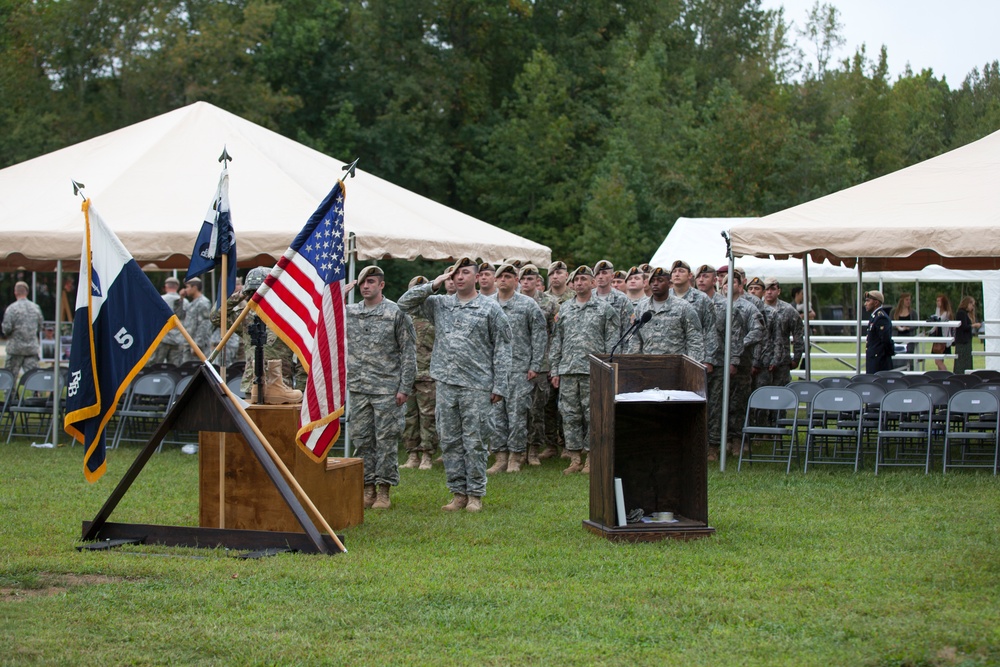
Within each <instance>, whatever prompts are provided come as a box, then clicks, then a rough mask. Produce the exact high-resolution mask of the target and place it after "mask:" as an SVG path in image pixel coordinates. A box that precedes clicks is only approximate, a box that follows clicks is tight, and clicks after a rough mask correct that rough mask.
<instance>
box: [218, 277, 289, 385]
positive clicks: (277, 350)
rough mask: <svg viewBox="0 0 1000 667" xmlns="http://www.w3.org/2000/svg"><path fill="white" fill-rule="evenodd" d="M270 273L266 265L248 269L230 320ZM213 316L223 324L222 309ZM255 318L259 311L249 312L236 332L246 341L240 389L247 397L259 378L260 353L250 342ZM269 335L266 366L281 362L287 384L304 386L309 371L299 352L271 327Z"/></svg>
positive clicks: (231, 301) (231, 306)
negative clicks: (300, 360)
mask: <svg viewBox="0 0 1000 667" xmlns="http://www.w3.org/2000/svg"><path fill="white" fill-rule="evenodd" d="M270 272H271V270H270V269H268V268H267V267H264V266H258V267H257V268H254V269H250V271H249V272H247V277H246V280H245V281H244V284H243V290H242V291H241V292H237V293H235V294H233V295H232V296H230V297H229V300H228V305H229V315H228V318H229V320H228V321H229V322H235V321H236V318H238V317H239V316H240V313H242V312H243V309H244V308H245V307H246V304H247V302H248V301H249V300H250V297H252V296H253V293H254V292H256V291H257V288H258V287H260V286H261V284H262V283H263V282H264V279H265V278H267V275H268V274H269V273H270ZM209 319H210V322H211V324H212V327H213V328H214V327H217V326H219V323H220V322H221V321H222V317H221V314H220V313H219V311H218V310H213V311H212V314H211V316H210V318H209ZM255 319H257V315H256V313H254V312H250V313H247V316H246V318H244V320H243V321H242V322H241V323H240V325H239V326H238V327H237V328H236V331H235V333H236V334H238V335H239V336H240V338H241V339H242V341H243V346H242V347H243V360H244V362H245V366H244V368H243V377H242V378H241V379H240V390H241V391H242V392H243V395H244V396H250V394H251V392H252V390H253V381H254V378H255V377H256V373H255V368H254V365H255V359H256V356H255V355H256V353H255V348H254V346H253V344H252V343H251V342H250V332H249V329H248V327H249V325H250V324H251V323H252V322H253V321H254V320H255ZM266 336H267V338H266V339H265V343H264V365H265V367H266V366H267V362H269V361H272V360H278V361H280V362H281V378H282V381H283V382H284V383H285V385H287V386H288V387H292V386H295V385H296V384H297V385H298V386H299V387H304V386H305V380H306V373H305V371H304V370H303V369H302V367H301V366H300V365H299V364H298V363H297V361H298V360H297V359H296V358H295V353H294V352H292V350H291V348H289V347H288V346H287V345H285V342H284V341H283V340H281V339H280V338H278V336H277V335H276V334H275V333H274V332H273V331H271V328H270V327H268V329H267V334H266ZM261 373H262V374H263V373H264V370H263V369H261ZM264 397H265V399H266V398H267V393H266V390H265V394H264Z"/></svg>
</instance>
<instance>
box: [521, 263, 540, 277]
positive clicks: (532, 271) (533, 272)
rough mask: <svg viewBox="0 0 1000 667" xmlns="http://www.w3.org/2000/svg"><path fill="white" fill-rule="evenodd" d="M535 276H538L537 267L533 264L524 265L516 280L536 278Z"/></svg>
mask: <svg viewBox="0 0 1000 667" xmlns="http://www.w3.org/2000/svg"><path fill="white" fill-rule="evenodd" d="M537 275H538V267H537V266H535V265H534V264H525V265H524V266H523V267H521V273H520V274H519V275H518V278H524V277H525V276H537Z"/></svg>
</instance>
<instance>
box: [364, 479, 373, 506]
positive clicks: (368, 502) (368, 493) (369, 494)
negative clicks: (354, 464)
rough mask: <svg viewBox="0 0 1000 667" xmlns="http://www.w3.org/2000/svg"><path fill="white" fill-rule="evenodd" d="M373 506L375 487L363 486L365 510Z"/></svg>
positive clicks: (370, 485) (371, 485)
mask: <svg viewBox="0 0 1000 667" xmlns="http://www.w3.org/2000/svg"><path fill="white" fill-rule="evenodd" d="M374 504H375V485H374V484H365V509H369V508H371V506H372V505H374Z"/></svg>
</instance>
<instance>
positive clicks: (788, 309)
mask: <svg viewBox="0 0 1000 667" xmlns="http://www.w3.org/2000/svg"><path fill="white" fill-rule="evenodd" d="M779 296H781V285H779V284H778V279H777V278H765V279H764V303H766V304H767V305H768V306H770V307H771V308H773V309H774V315H773V316H772V317H771V339H772V340H773V341H774V347H773V348H772V359H771V365H770V367H769V369H768V370H770V372H771V383H772V384H774V385H777V386H779V387H784V386H785V385H786V384H788V383H789V382H791V381H792V369H793V368H798V367H799V362H800V361H801V360H802V355H803V354H804V353H805V342H804V338H803V333H804V332H803V327H802V318H800V317H799V313H798V311H797V310H795V306H793V305H792V304H790V303H786V302H784V301H782V300H781V299H779V298H778V297H779ZM789 339H791V341H792V353H791V354H789V350H788V341H789Z"/></svg>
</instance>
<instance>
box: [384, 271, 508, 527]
mask: <svg viewBox="0 0 1000 667" xmlns="http://www.w3.org/2000/svg"><path fill="white" fill-rule="evenodd" d="M476 268H477V267H476V263H475V262H474V261H472V260H471V259H469V258H468V257H463V258H462V259H460V260H459V261H458V262H457V263H456V264H455V269H454V271H453V272H451V273H446V274H442V275H440V276H438V277H437V278H435V279H434V281H433V282H431V283H428V284H424V285H417V286H415V287H412V288H411V289H409V290H407V292H406V293H405V294H404V295H403V296H401V297H400V298H399V305H400V307H401V308H403V309H404V310H405V311H407V312H410V313H416V312H421V313H422V314H423V315H424V317H426V318H427V319H428V320H430V322H431V324H433V325H434V350H433V352H432V353H431V377H432V378H434V380H435V382H436V385H437V397H436V399H437V414H436V415H435V417H436V418H437V425H438V434H439V435H440V437H441V452H442V455H443V458H444V470H445V477H446V481H447V484H448V489H449V490H450V491H451V492H452V494H453V498H452V500H451V502H450V503H448V504H447V505H445V506H444V507H442V508H441V509H443V510H445V511H449V512H452V511H457V510H461V509H463V508H464V509H465V510H466V511H469V512H478V511H480V510H481V509H482V507H483V504H482V497H483V496H484V495H485V494H486V458H487V451H486V445H485V443H484V442H483V437H484V435H485V434H486V432H487V429H488V425H487V421H488V419H489V415H490V404H491V403H496V402H497V401H499V400H501V399H502V398H504V397H505V396H507V395H508V387H507V381H508V377H509V375H510V364H511V330H510V323H509V322H508V321H507V317H506V316H505V315H504V314H503V309H502V308H501V307H500V304H499V303H497V301H496V300H494V299H490V298H488V297H484V296H482V295H480V294H478V293H477V292H476ZM448 278H451V279H453V280H454V282H455V289H456V291H455V294H453V295H447V296H445V295H435V294H433V292H434V291H435V290H437V289H438V288H440V287H441V286H442V285H443V284H444V282H445V280H446V279H448Z"/></svg>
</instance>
